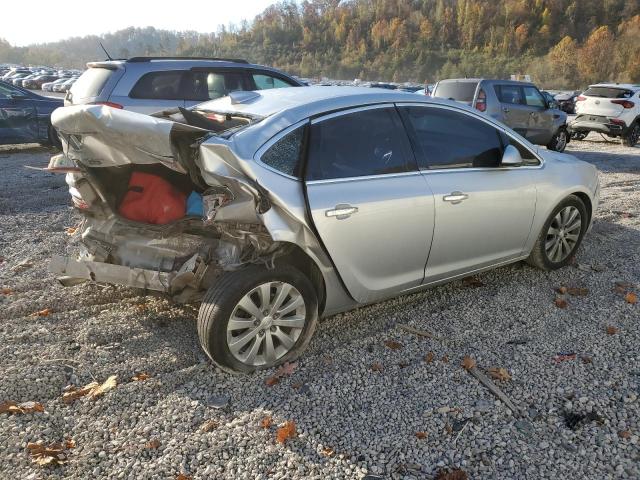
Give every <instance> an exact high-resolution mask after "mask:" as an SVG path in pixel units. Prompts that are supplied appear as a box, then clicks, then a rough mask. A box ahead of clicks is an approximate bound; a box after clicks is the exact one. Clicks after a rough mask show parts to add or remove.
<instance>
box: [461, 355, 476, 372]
mask: <svg viewBox="0 0 640 480" xmlns="http://www.w3.org/2000/svg"><path fill="white" fill-rule="evenodd" d="M475 367H476V361H475V360H474V359H473V358H471V357H469V356H468V355H466V356H465V357H464V358H463V359H462V368H464V369H465V370H471V369H472V368H475Z"/></svg>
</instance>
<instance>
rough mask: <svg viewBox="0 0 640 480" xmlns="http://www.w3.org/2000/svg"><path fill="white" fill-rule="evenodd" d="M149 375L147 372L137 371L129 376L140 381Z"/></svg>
mask: <svg viewBox="0 0 640 480" xmlns="http://www.w3.org/2000/svg"><path fill="white" fill-rule="evenodd" d="M149 377H150V375H149V374H148V373H145V372H138V373H136V374H135V375H134V376H133V377H131V380H133V381H134V382H142V381H144V380H146V379H147V378H149Z"/></svg>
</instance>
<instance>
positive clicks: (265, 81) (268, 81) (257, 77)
mask: <svg viewBox="0 0 640 480" xmlns="http://www.w3.org/2000/svg"><path fill="white" fill-rule="evenodd" d="M253 81H254V82H255V83H256V87H257V89H258V90H268V89H270V88H283V87H292V86H293V85H292V84H290V83H287V82H285V81H284V80H280V79H279V78H276V77H272V76H271V75H264V74H257V73H254V74H253Z"/></svg>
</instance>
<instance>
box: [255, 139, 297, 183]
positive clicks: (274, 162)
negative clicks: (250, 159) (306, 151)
mask: <svg viewBox="0 0 640 480" xmlns="http://www.w3.org/2000/svg"><path fill="white" fill-rule="evenodd" d="M304 128H305V127H304V126H301V127H298V128H296V129H295V130H293V131H292V132H289V133H287V134H286V135H284V136H283V137H282V138H281V139H279V140H278V141H277V142H275V143H274V144H273V145H271V146H270V147H269V148H268V149H267V151H266V152H264V153H263V154H262V156H261V157H260V161H262V163H264V164H265V165H269V166H270V167H272V168H274V169H276V170H278V171H280V172H282V173H285V174H287V175H290V176H292V177H299V176H300V172H299V169H300V156H301V154H302V141H303V138H304Z"/></svg>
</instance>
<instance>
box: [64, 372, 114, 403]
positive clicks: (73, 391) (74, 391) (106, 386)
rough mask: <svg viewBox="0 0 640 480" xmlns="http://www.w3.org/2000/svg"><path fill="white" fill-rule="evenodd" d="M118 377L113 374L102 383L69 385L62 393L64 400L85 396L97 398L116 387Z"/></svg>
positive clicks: (68, 400) (68, 401)
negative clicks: (82, 385) (81, 385)
mask: <svg viewBox="0 0 640 480" xmlns="http://www.w3.org/2000/svg"><path fill="white" fill-rule="evenodd" d="M117 378H118V377H117V375H111V376H110V377H109V378H107V380H106V381H105V382H104V383H103V384H102V385H100V384H99V383H98V382H91V383H89V384H87V385H85V386H84V387H81V388H78V387H75V386H73V385H69V386H67V387H66V388H65V391H64V392H63V394H62V400H63V401H64V403H71V402H74V401H75V400H77V399H78V398H80V397H85V396H87V397H89V398H90V399H92V400H95V399H96V398H98V397H99V396H101V395H103V394H104V393H106V392H108V391H109V390H111V389H113V388H115V386H116V379H117Z"/></svg>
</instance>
